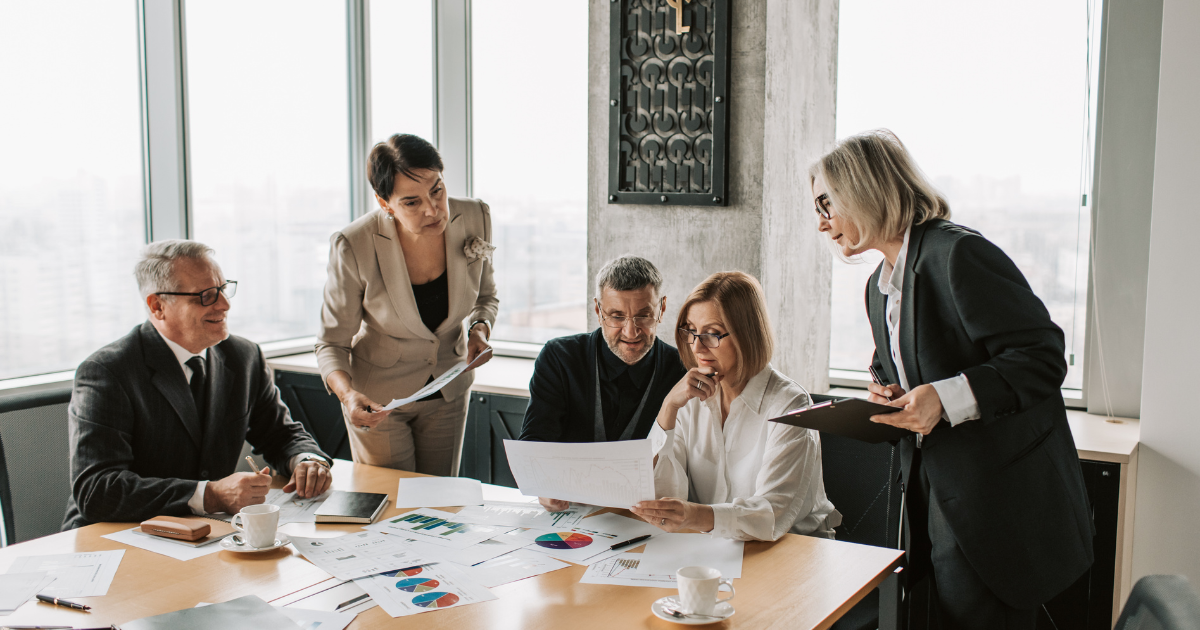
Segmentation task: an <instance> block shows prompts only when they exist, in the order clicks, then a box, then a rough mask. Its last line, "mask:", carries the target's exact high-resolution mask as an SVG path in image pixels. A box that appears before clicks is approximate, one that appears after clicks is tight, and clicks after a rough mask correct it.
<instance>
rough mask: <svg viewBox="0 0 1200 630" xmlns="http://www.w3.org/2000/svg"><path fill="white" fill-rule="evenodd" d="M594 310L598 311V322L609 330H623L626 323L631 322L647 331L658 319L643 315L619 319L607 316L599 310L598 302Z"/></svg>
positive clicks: (615, 316) (619, 317)
mask: <svg viewBox="0 0 1200 630" xmlns="http://www.w3.org/2000/svg"><path fill="white" fill-rule="evenodd" d="M596 310H598V311H600V322H601V323H603V324H604V325H605V326H607V327H609V328H624V327H625V323H626V322H633V325H634V326H635V327H637V328H641V329H643V330H649V329H650V328H651V327H653V326H654V325H655V324H657V323H658V321H659V319H658V318H657V317H654V316H647V315H643V316H640V317H621V316H618V315H609V314H608V313H605V312H604V309H602V308H600V302H599V301H597V302H596Z"/></svg>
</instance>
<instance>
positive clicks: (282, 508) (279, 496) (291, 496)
mask: <svg viewBox="0 0 1200 630" xmlns="http://www.w3.org/2000/svg"><path fill="white" fill-rule="evenodd" d="M329 493H330V491H328V490H326V491H325V492H324V493H323V494H321V495H319V496H315V497H312V498H310V499H298V498H296V493H295V492H284V491H283V490H280V489H278V488H271V489H270V490H268V491H267V499H266V502H267V503H270V504H271V505H278V506H279V524H280V525H287V524H288V523H316V522H317V516H316V515H317V510H318V509H320V507H321V505H322V504H323V503H325V499H328V498H329Z"/></svg>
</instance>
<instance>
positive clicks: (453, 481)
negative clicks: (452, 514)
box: [396, 477, 483, 508]
mask: <svg viewBox="0 0 1200 630" xmlns="http://www.w3.org/2000/svg"><path fill="white" fill-rule="evenodd" d="M481 503H483V484H481V483H479V481H477V480H475V479H468V478H466V477H413V478H409V479H401V480H400V481H399V482H398V485H397V487H396V507H398V508H423V507H434V508H435V507H449V506H453V505H479V504H481Z"/></svg>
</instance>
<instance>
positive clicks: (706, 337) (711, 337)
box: [679, 328, 730, 348]
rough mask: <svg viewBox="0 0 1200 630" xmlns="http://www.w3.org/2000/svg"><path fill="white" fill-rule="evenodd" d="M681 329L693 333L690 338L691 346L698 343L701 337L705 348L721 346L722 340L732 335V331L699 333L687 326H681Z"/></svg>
mask: <svg viewBox="0 0 1200 630" xmlns="http://www.w3.org/2000/svg"><path fill="white" fill-rule="evenodd" d="M679 330H682V331H683V332H685V333H687V334H689V335H691V337H689V338H688V345H689V346H690V345H692V344H693V343H696V340H697V339H699V340H700V345H702V346H704V347H705V348H716V347H718V346H720V345H721V340H722V339H724V338H726V337H728V336H729V335H730V333H725V334H723V335H719V334H717V333H698V332H696V331H694V330H688V329H686V328H680V329H679Z"/></svg>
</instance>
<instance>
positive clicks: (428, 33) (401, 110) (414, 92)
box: [370, 0, 436, 208]
mask: <svg viewBox="0 0 1200 630" xmlns="http://www.w3.org/2000/svg"><path fill="white" fill-rule="evenodd" d="M370 16H371V37H370V42H371V141H372V142H382V141H383V140H386V139H388V137H389V136H391V135H392V134H394V133H411V134H413V135H417V136H420V137H422V138H424V139H426V140H428V141H430V142H434V141H435V140H436V139H435V138H434V137H433V120H434V119H433V103H434V99H433V0H371V3H370ZM371 208H374V204H372V205H371Z"/></svg>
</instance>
